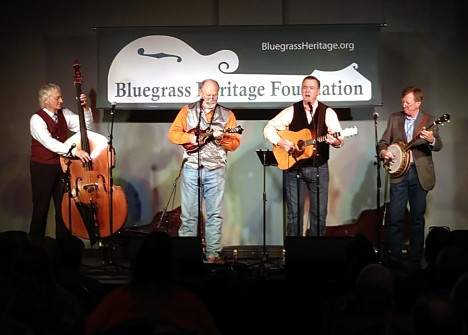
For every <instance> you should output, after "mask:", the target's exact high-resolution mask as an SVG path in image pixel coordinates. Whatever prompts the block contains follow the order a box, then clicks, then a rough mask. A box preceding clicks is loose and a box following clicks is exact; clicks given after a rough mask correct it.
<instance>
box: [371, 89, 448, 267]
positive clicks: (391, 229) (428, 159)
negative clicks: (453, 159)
mask: <svg viewBox="0 0 468 335" xmlns="http://www.w3.org/2000/svg"><path fill="white" fill-rule="evenodd" d="M423 96H424V94H423V92H422V90H421V89H420V88H417V87H414V86H409V87H406V88H405V89H404V90H403V92H402V98H401V104H402V107H403V111H400V112H396V113H392V114H391V115H390V116H389V118H388V123H387V127H386V129H385V131H384V133H383V135H382V138H381V139H380V141H379V142H378V144H377V149H378V152H379V153H380V157H381V158H382V159H383V160H384V166H385V168H386V169H387V171H388V173H389V174H390V203H389V204H388V208H387V218H386V224H387V229H386V231H387V236H386V242H387V250H388V257H389V258H388V262H389V265H396V266H402V265H403V264H402V261H403V257H402V256H403V255H402V246H403V217H404V213H405V210H406V207H407V205H408V203H409V206H410V220H411V229H410V236H409V249H408V260H409V261H410V264H409V266H410V267H411V268H412V269H415V268H420V267H421V259H422V255H423V247H424V229H425V219H424V215H425V212H426V195H427V193H428V191H430V190H432V189H433V188H434V185H435V171H434V163H433V160H432V151H439V150H440V149H441V148H442V140H441V138H440V136H439V133H438V128H437V126H436V124H437V122H436V121H435V120H436V118H435V117H434V116H432V115H430V114H426V113H425V112H423V111H422V110H421V109H420V107H421V104H422V100H423ZM431 124H432V125H431ZM429 125H431V127H429Z"/></svg>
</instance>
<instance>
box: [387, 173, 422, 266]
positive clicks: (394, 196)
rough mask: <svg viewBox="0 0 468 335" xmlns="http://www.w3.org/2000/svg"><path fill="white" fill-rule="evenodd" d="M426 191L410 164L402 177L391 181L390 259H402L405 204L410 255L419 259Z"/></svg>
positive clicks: (412, 258) (389, 206) (414, 259)
mask: <svg viewBox="0 0 468 335" xmlns="http://www.w3.org/2000/svg"><path fill="white" fill-rule="evenodd" d="M426 195H427V191H426V190H424V189H423V188H422V187H421V184H420V183H419V179H418V174H417V172H416V167H415V166H414V165H412V166H411V167H410V169H409V171H408V172H407V173H406V175H405V177H404V178H403V180H402V181H401V182H400V183H398V184H390V203H389V205H388V213H387V215H388V217H387V247H388V251H389V256H390V258H391V259H393V260H396V261H399V260H401V256H402V254H401V249H402V245H403V217H404V214H405V209H406V206H407V204H408V203H409V206H410V210H409V213H410V220H411V228H410V236H409V257H410V258H411V260H413V261H421V259H422V255H423V248H424V226H425V219H424V214H425V212H426Z"/></svg>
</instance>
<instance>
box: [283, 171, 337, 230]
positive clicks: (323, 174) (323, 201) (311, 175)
mask: <svg viewBox="0 0 468 335" xmlns="http://www.w3.org/2000/svg"><path fill="white" fill-rule="evenodd" d="M317 177H318V180H319V183H318V195H319V199H318V200H319V206H320V211H319V222H320V224H319V226H320V230H319V231H320V236H323V235H325V228H326V219H327V208H328V184H329V181H330V178H329V174H328V163H325V164H322V165H321V166H319V168H318V176H317V168H315V167H302V168H300V169H299V171H298V170H294V169H291V170H287V171H285V172H284V192H285V197H286V206H287V207H286V208H287V219H288V222H287V226H286V234H287V236H301V235H302V231H303V227H304V223H303V222H302V221H303V220H302V218H303V217H304V201H305V196H306V192H307V193H308V194H309V222H310V225H309V226H310V229H309V236H318V235H317ZM298 179H299V197H300V200H299V204H300V215H299V217H300V218H301V220H300V227H299V229H298V215H297V214H298V208H297V204H298V202H297V199H298V194H297V182H298Z"/></svg>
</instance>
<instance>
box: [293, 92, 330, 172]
mask: <svg viewBox="0 0 468 335" xmlns="http://www.w3.org/2000/svg"><path fill="white" fill-rule="evenodd" d="M293 107H294V116H293V119H292V121H291V124H290V125H289V130H291V131H300V130H302V129H304V128H308V129H311V131H312V136H313V137H319V136H324V135H326V134H327V133H328V127H327V125H326V124H325V114H326V111H327V108H328V106H327V105H325V104H324V103H322V102H320V101H319V102H318V107H317V110H316V111H315V114H314V117H313V118H312V122H311V123H309V122H308V121H307V116H306V113H307V112H306V111H305V109H304V105H303V103H302V101H299V102H296V103H295V104H294V105H293ZM314 125H315V126H314ZM316 130H317V134H316V135H315V136H314V134H315V131H316ZM316 148H317V150H316V151H315V154H314V155H312V157H310V158H307V159H302V160H300V161H298V162H297V163H296V164H295V165H294V167H297V166H320V165H322V164H324V163H326V162H327V161H328V159H329V158H330V145H329V144H327V143H326V142H319V143H318V144H317V146H316Z"/></svg>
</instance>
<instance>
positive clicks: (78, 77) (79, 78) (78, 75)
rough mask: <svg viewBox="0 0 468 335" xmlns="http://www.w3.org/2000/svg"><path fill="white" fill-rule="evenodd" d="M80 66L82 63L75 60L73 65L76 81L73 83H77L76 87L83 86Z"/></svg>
mask: <svg viewBox="0 0 468 335" xmlns="http://www.w3.org/2000/svg"><path fill="white" fill-rule="evenodd" d="M80 66H81V65H80V63H78V61H77V60H75V63H74V64H73V68H74V69H75V79H74V80H73V82H74V83H75V86H76V85H81V84H83V76H82V75H81V72H80Z"/></svg>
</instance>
